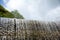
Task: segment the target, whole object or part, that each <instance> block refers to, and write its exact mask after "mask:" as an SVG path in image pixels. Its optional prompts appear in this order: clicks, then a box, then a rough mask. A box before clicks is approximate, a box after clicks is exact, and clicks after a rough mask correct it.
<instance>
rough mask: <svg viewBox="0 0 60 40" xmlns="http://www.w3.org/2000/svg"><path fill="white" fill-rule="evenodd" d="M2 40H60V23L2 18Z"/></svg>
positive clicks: (0, 31)
mask: <svg viewBox="0 0 60 40" xmlns="http://www.w3.org/2000/svg"><path fill="white" fill-rule="evenodd" d="M0 40H60V22H42V21H36V20H24V19H15V18H13V19H11V18H0Z"/></svg>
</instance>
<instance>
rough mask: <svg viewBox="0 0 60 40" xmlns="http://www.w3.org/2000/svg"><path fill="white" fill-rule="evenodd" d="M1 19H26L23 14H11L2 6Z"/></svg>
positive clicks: (0, 10) (15, 12)
mask: <svg viewBox="0 0 60 40" xmlns="http://www.w3.org/2000/svg"><path fill="white" fill-rule="evenodd" d="M0 17H7V18H20V19H24V17H23V16H22V15H21V14H19V12H18V11H17V10H14V11H12V12H9V11H8V10H6V9H5V8H4V7H3V6H2V5H0Z"/></svg>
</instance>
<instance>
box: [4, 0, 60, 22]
mask: <svg viewBox="0 0 60 40" xmlns="http://www.w3.org/2000/svg"><path fill="white" fill-rule="evenodd" d="M4 1H5V2H6V0H4ZM6 8H7V9H9V10H11V11H12V10H14V9H17V10H18V11H19V12H20V13H21V14H22V15H23V16H24V17H25V19H34V20H44V21H45V20H48V21H52V20H56V18H58V20H59V17H60V16H59V15H60V14H59V13H60V12H58V11H59V10H60V1H59V0H9V1H8V2H6Z"/></svg>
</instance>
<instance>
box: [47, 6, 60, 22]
mask: <svg viewBox="0 0 60 40" xmlns="http://www.w3.org/2000/svg"><path fill="white" fill-rule="evenodd" d="M46 19H49V20H52V21H57V20H60V7H56V8H55V9H52V10H50V11H49V12H48V13H47V15H46Z"/></svg>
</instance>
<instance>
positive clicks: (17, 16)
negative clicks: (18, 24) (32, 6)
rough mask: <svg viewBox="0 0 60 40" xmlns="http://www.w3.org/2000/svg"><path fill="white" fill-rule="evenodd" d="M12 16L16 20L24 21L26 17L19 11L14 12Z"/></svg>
mask: <svg viewBox="0 0 60 40" xmlns="http://www.w3.org/2000/svg"><path fill="white" fill-rule="evenodd" d="M12 14H13V15H14V17H15V18H18V19H19V18H20V19H24V17H23V16H22V15H21V14H20V13H19V12H18V11H17V10H14V11H12Z"/></svg>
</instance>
